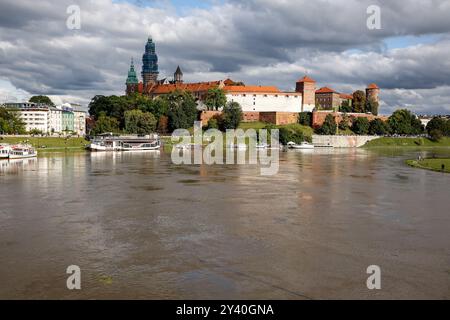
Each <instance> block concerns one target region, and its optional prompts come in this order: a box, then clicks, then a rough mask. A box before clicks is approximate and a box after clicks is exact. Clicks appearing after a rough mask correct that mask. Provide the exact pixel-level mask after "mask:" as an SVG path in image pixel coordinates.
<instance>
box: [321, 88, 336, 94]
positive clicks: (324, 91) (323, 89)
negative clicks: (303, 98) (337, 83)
mask: <svg viewBox="0 0 450 320" xmlns="http://www.w3.org/2000/svg"><path fill="white" fill-rule="evenodd" d="M316 93H338V92H336V91H334V90H333V89H331V88H328V87H323V88H320V89H319V90H316Z"/></svg>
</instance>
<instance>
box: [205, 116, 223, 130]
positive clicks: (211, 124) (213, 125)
mask: <svg viewBox="0 0 450 320" xmlns="http://www.w3.org/2000/svg"><path fill="white" fill-rule="evenodd" d="M219 120H220V119H217V118H211V119H209V120H208V124H207V125H206V129H207V130H209V129H219Z"/></svg>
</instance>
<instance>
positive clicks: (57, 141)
mask: <svg viewBox="0 0 450 320" xmlns="http://www.w3.org/2000/svg"><path fill="white" fill-rule="evenodd" d="M0 143H9V144H19V143H26V144H31V145H32V146H33V147H35V148H36V149H37V150H41V151H45V150H48V151H52V150H55V151H56V150H65V149H80V150H81V149H84V148H85V146H86V145H87V144H89V141H87V140H85V139H84V138H67V139H66V138H58V137H39V138H38V137H28V138H26V137H3V138H0Z"/></svg>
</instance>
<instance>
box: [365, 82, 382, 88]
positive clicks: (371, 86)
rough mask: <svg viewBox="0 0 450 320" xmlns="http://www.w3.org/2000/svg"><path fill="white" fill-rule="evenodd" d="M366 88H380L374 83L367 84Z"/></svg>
mask: <svg viewBox="0 0 450 320" xmlns="http://www.w3.org/2000/svg"><path fill="white" fill-rule="evenodd" d="M367 89H380V87H378V86H377V85H376V84H375V83H371V84H369V85H368V86H367Z"/></svg>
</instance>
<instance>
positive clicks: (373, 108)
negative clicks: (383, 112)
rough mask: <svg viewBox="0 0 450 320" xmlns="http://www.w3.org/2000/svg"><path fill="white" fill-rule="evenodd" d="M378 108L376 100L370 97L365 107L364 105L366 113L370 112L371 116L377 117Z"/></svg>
mask: <svg viewBox="0 0 450 320" xmlns="http://www.w3.org/2000/svg"><path fill="white" fill-rule="evenodd" d="M378 107H379V103H378V101H377V100H375V98H374V97H371V98H370V99H369V100H368V101H367V105H366V112H370V113H372V114H373V115H375V116H377V115H378Z"/></svg>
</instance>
